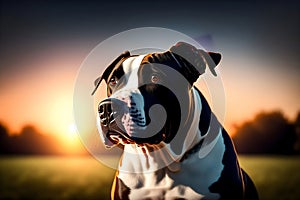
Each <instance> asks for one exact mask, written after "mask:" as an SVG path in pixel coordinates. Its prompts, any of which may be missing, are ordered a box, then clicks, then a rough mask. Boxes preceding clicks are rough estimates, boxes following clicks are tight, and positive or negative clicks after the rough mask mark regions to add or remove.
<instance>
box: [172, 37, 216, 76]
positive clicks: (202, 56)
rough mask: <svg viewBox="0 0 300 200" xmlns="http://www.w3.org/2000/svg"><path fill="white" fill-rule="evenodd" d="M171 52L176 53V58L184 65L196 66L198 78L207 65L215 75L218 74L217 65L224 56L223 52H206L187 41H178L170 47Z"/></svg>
mask: <svg viewBox="0 0 300 200" xmlns="http://www.w3.org/2000/svg"><path fill="white" fill-rule="evenodd" d="M170 52H172V53H174V54H175V57H176V59H177V60H178V61H179V63H180V64H182V65H183V66H187V67H192V66H193V67H194V68H196V71H197V73H196V76H195V77H194V78H196V77H197V78H198V77H199V76H200V75H201V74H203V73H204V72H205V69H206V67H208V68H209V69H210V71H211V73H212V74H213V75H214V76H217V73H216V71H215V67H216V66H217V65H218V64H219V63H220V60H221V57H222V56H221V54H219V53H214V52H206V51H204V50H202V49H197V48H196V47H194V46H192V45H190V44H188V43H185V42H178V43H177V44H176V45H174V46H172V47H171V48H170ZM197 78H196V80H197ZM196 80H194V81H196Z"/></svg>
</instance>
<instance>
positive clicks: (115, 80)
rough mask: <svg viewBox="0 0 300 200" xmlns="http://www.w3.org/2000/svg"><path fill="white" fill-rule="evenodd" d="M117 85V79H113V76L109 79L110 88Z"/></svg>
mask: <svg viewBox="0 0 300 200" xmlns="http://www.w3.org/2000/svg"><path fill="white" fill-rule="evenodd" d="M117 83H118V79H117V78H116V77H115V76H113V77H111V78H110V79H109V85H110V86H112V87H113V86H115V85H117Z"/></svg>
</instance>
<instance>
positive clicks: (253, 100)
mask: <svg viewBox="0 0 300 200" xmlns="http://www.w3.org/2000/svg"><path fill="white" fill-rule="evenodd" d="M65 52H68V53H65ZM86 54H87V52H86V51H80V50H78V51H77V50H76V49H72V50H71V49H64V48H62V49H61V50H58V51H51V54H48V56H40V57H38V58H37V59H35V60H31V61H28V62H27V63H20V62H15V64H16V65H20V64H22V65H23V66H24V69H31V70H28V71H26V70H23V71H20V72H19V73H15V74H14V75H10V74H8V75H7V76H5V78H4V79H2V80H1V81H2V83H3V82H5V83H6V84H5V85H1V93H0V105H1V113H0V121H1V122H2V123H4V124H5V125H7V126H8V128H9V131H10V132H13V133H17V132H19V131H20V130H21V128H22V127H23V126H24V125H25V124H32V125H34V126H36V127H37V129H38V130H40V132H42V133H46V134H53V135H55V136H57V137H58V138H60V139H61V140H63V141H65V144H66V148H69V149H72V150H76V149H77V148H78V146H80V144H79V140H78V138H77V134H76V128H74V121H73V109H72V98H73V87H74V82H75V79H76V74H77V70H78V69H79V67H80V64H81V62H82V61H83V59H84V58H85V56H86ZM247 59H251V58H247V57H243V56H242V55H241V56H240V57H239V58H238V59H236V58H233V57H232V56H231V55H230V52H229V53H228V52H223V59H222V62H221V64H220V66H218V68H219V71H220V72H221V74H222V79H223V82H224V88H225V95H226V118H225V127H226V128H227V129H229V132H230V133H232V132H233V125H234V124H240V123H242V122H243V121H244V120H248V119H252V118H253V117H254V115H255V114H256V113H258V112H260V111H262V110H264V111H271V110H274V109H280V110H282V111H283V112H284V113H285V114H286V115H287V117H288V118H289V119H294V118H295V117H296V114H297V112H298V111H299V109H300V105H299V97H300V96H299V92H297V91H298V90H297V89H298V88H297V87H298V85H297V82H298V79H297V78H298V77H297V74H289V75H288V78H287V77H285V75H284V74H280V73H279V72H276V69H277V68H276V67H274V68H273V69H274V71H272V72H267V70H266V69H268V68H266V67H265V68H262V69H261V70H259V71H252V70H251V66H246V65H245V63H251V64H252V65H253V64H255V65H262V66H265V65H275V64H276V63H271V62H264V61H263V60H256V61H255V62H253V61H252V62H248V60H247ZM241 65H243V67H241V68H239V67H234V68H232V67H230V66H241ZM277 65H278V63H277ZM26 66H30V67H29V68H27V67H26ZM39 66H42V67H39ZM53 66H55V67H53ZM256 69H257V68H256ZM92 83H93V80H91V84H92ZM99 142H100V141H99Z"/></svg>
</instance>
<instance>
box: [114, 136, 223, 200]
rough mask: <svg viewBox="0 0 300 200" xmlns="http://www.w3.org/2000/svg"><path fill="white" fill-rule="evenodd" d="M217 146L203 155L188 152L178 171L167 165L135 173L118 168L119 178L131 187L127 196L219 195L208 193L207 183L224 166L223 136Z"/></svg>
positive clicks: (189, 197) (208, 185) (214, 197)
mask: <svg viewBox="0 0 300 200" xmlns="http://www.w3.org/2000/svg"><path fill="white" fill-rule="evenodd" d="M216 146H217V147H216V148H214V149H213V150H212V151H211V152H210V154H209V156H206V157H205V158H203V159H199V157H198V154H197V153H195V154H193V155H191V156H190V157H189V158H188V159H186V160H184V161H183V162H182V163H180V170H179V171H177V172H171V171H170V170H169V169H168V167H166V168H163V169H160V170H158V171H155V172H147V173H138V174H135V173H124V172H122V171H120V173H119V175H118V178H119V179H121V180H122V182H123V183H124V184H125V186H126V187H128V188H129V189H130V193H129V199H179V198H180V199H202V198H208V199H219V198H220V195H219V194H216V193H211V192H210V191H209V187H210V186H211V185H212V184H213V183H214V182H216V181H217V180H218V179H219V178H220V176H221V173H222V170H223V167H224V166H223V164H222V162H221V160H222V156H223V153H224V143H223V139H222V137H219V139H218V142H217V145H216ZM142 162H143V163H144V162H145V161H142ZM124 164H125V163H124ZM134 165H135V166H137V165H138V162H135V163H134Z"/></svg>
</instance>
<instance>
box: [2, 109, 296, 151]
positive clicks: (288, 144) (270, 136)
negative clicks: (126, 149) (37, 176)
mask: <svg viewBox="0 0 300 200" xmlns="http://www.w3.org/2000/svg"><path fill="white" fill-rule="evenodd" d="M236 130H237V131H236V133H235V134H234V136H233V141H234V143H235V146H236V150H237V152H238V153H241V154H289V155H290V154H299V153H300V112H299V113H298V115H297V117H296V119H295V120H294V121H292V122H291V121H289V120H288V119H287V118H286V117H285V116H284V114H283V113H282V112H281V111H272V112H268V113H265V112H261V113H259V114H257V115H256V116H255V117H254V119H253V120H251V121H246V122H244V123H243V124H241V125H239V126H237V127H236ZM99 142H100V141H99ZM60 146H61V143H60V142H58V140H57V139H55V138H54V137H52V136H50V135H45V134H41V133H39V132H38V131H37V130H36V128H35V127H34V126H32V125H26V126H24V127H23V129H22V130H21V132H20V133H19V134H14V135H12V134H10V133H9V132H8V129H7V128H6V127H5V126H4V125H3V124H1V123H0V154H2V155H5V154H6V155H19V154H22V155H27V154H40V155H49V154H52V155H62V154H64V151H63V149H62V148H60Z"/></svg>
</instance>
